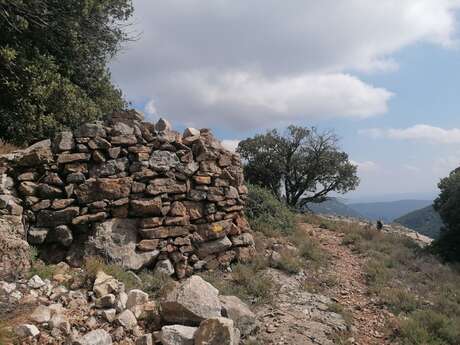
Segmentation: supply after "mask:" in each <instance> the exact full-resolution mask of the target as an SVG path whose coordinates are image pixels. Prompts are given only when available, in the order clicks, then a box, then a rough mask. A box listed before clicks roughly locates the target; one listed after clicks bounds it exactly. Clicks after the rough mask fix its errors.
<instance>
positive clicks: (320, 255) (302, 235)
mask: <svg viewBox="0 0 460 345" xmlns="http://www.w3.org/2000/svg"><path fill="white" fill-rule="evenodd" d="M289 239H290V240H291V241H292V242H293V243H294V245H295V246H296V247H297V249H298V251H299V255H300V256H301V257H302V258H304V259H305V260H309V261H312V262H314V263H315V264H321V263H324V261H325V259H326V254H325V252H324V251H323V250H322V249H321V247H320V245H319V243H318V242H317V241H316V240H315V239H313V238H311V237H310V236H309V235H308V234H307V233H306V232H305V231H302V230H301V229H297V230H296V231H295V232H294V233H293V234H292V235H291V236H290V237H289Z"/></svg>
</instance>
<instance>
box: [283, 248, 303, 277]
mask: <svg viewBox="0 0 460 345" xmlns="http://www.w3.org/2000/svg"><path fill="white" fill-rule="evenodd" d="M303 267H304V262H303V260H302V259H301V258H300V257H299V256H298V255H297V254H296V253H295V252H293V251H291V250H284V251H282V252H281V253H280V259H279V260H278V261H277V263H276V268H278V269H280V270H282V271H284V272H286V273H290V274H297V273H299V272H300V271H302V268H303Z"/></svg>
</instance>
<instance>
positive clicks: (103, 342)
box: [74, 329, 112, 345]
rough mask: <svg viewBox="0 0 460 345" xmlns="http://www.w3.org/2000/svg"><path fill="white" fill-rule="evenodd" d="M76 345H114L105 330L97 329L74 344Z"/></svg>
mask: <svg viewBox="0 0 460 345" xmlns="http://www.w3.org/2000/svg"><path fill="white" fill-rule="evenodd" d="M74 344H75V345H112V337H111V336H110V334H109V333H107V331H105V330H103V329H95V330H93V331H91V332H89V333H87V334H85V335H84V336H83V337H82V338H81V339H79V340H77V341H75V342H74Z"/></svg>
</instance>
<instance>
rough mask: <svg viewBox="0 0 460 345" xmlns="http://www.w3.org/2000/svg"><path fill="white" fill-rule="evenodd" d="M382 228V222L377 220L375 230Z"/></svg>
mask: <svg viewBox="0 0 460 345" xmlns="http://www.w3.org/2000/svg"><path fill="white" fill-rule="evenodd" d="M382 229H383V223H382V221H381V220H378V221H377V230H382Z"/></svg>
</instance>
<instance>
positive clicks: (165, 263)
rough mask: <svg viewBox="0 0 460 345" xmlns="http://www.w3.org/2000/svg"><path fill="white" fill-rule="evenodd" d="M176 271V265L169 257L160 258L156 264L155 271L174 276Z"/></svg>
mask: <svg viewBox="0 0 460 345" xmlns="http://www.w3.org/2000/svg"><path fill="white" fill-rule="evenodd" d="M174 272H175V271H174V266H173V264H172V263H171V261H170V260H169V259H165V260H160V261H158V262H157V264H156V265H155V273H160V274H166V275H168V276H172V275H173V274H174Z"/></svg>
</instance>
